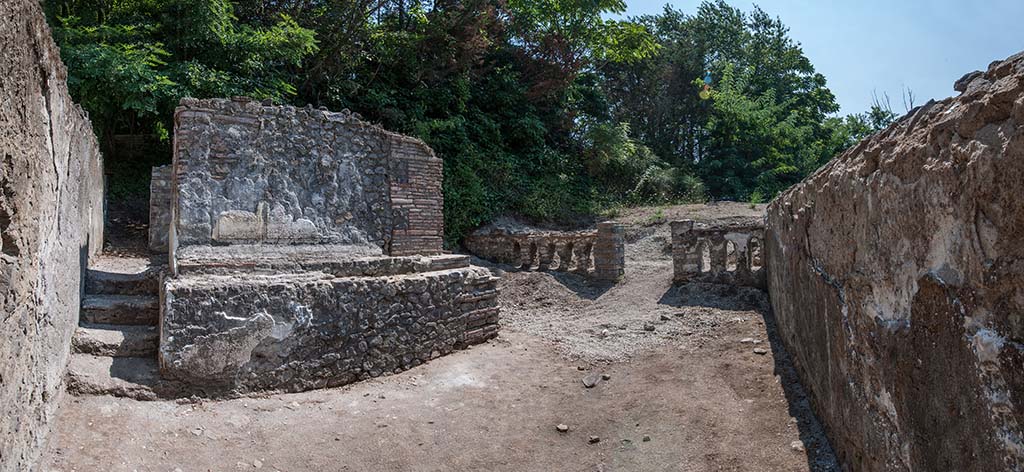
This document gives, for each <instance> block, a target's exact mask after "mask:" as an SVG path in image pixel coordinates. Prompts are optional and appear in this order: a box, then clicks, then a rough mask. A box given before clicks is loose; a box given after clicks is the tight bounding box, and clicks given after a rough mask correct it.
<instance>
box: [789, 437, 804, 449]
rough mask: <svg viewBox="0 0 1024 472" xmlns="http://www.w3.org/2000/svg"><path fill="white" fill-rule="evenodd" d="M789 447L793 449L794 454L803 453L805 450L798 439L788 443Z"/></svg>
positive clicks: (802, 443)
mask: <svg viewBox="0 0 1024 472" xmlns="http://www.w3.org/2000/svg"><path fill="white" fill-rule="evenodd" d="M789 447H791V448H793V450H794V451H796V452H804V451H806V450H807V449H806V448H804V442H803V441H801V440H799V439H797V440H796V441H793V442H791V443H789Z"/></svg>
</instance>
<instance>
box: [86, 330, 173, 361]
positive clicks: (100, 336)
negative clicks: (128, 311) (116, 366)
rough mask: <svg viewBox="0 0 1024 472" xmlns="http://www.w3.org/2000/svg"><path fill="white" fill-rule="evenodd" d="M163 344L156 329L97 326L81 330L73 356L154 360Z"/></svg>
mask: <svg viewBox="0 0 1024 472" xmlns="http://www.w3.org/2000/svg"><path fill="white" fill-rule="evenodd" d="M159 344H160V333H159V332H158V331H157V328H156V326H130V325H109V324H96V325H85V326H79V327H78V329H76V330H75V335H74V336H73V337H72V338H71V352H74V353H79V354H92V355H94V356H108V357H154V356H156V350H157V346H158V345H159Z"/></svg>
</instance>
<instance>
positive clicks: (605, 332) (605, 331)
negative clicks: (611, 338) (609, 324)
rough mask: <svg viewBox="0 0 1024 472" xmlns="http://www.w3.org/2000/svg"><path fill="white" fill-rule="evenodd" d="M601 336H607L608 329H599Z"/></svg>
mask: <svg viewBox="0 0 1024 472" xmlns="http://www.w3.org/2000/svg"><path fill="white" fill-rule="evenodd" d="M601 337H602V338H607V337H608V330H607V329H602V330H601Z"/></svg>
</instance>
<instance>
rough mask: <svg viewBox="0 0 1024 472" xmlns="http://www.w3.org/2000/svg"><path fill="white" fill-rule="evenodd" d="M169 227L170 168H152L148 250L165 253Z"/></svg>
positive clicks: (167, 166)
mask: <svg viewBox="0 0 1024 472" xmlns="http://www.w3.org/2000/svg"><path fill="white" fill-rule="evenodd" d="M170 226H171V166H169V165H166V166H160V167H154V168H153V171H152V175H151V177H150V181H149V250H150V251H153V252H164V253H166V252H167V238H168V233H169V232H170Z"/></svg>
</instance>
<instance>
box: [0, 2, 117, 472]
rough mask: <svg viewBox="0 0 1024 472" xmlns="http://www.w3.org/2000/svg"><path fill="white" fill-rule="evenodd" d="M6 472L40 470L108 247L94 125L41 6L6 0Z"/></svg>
mask: <svg viewBox="0 0 1024 472" xmlns="http://www.w3.org/2000/svg"><path fill="white" fill-rule="evenodd" d="M0 44H3V46H4V51H3V53H2V54H0V471H23V470H32V469H33V468H34V467H35V465H36V463H37V461H38V459H39V455H40V454H41V451H42V449H43V446H44V444H45V442H46V439H47V436H48V434H49V431H50V427H51V424H52V421H53V419H54V414H55V410H56V406H57V404H58V402H59V400H60V398H61V395H62V392H63V388H62V382H63V377H64V371H65V368H66V366H67V362H68V358H69V348H70V345H71V335H72V333H73V332H74V329H75V327H76V326H77V324H78V306H79V301H80V297H81V293H82V283H81V282H82V273H83V272H84V270H85V267H86V264H87V261H88V259H89V257H91V256H93V255H95V254H97V253H98V252H99V250H100V249H101V247H102V243H103V169H102V159H101V156H100V153H99V148H98V146H97V143H96V138H95V137H94V136H93V134H92V125H91V124H90V123H89V119H88V118H87V117H86V116H85V113H84V112H83V111H82V110H81V108H79V107H78V106H77V105H75V104H74V103H73V102H72V101H71V98H70V97H69V96H68V92H67V86H66V85H65V80H66V77H67V72H66V70H65V69H64V65H63V64H61V61H60V54H59V51H58V50H57V47H56V46H55V45H54V43H53V40H52V39H51V35H50V30H49V28H48V27H47V25H46V22H45V19H44V18H43V14H42V11H41V10H40V6H39V2H38V1H35V0H5V1H3V2H0Z"/></svg>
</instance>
